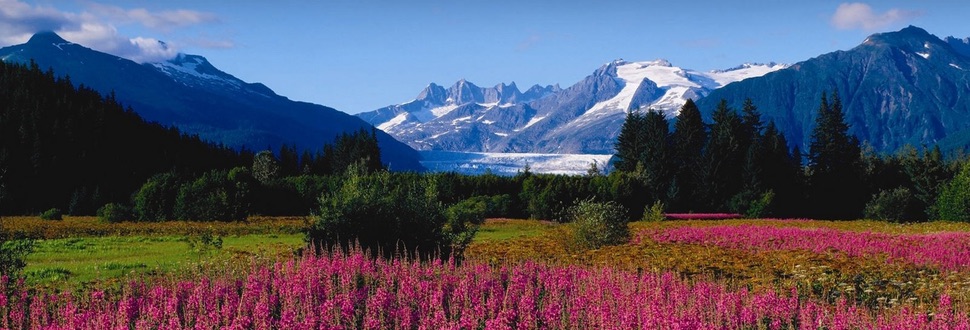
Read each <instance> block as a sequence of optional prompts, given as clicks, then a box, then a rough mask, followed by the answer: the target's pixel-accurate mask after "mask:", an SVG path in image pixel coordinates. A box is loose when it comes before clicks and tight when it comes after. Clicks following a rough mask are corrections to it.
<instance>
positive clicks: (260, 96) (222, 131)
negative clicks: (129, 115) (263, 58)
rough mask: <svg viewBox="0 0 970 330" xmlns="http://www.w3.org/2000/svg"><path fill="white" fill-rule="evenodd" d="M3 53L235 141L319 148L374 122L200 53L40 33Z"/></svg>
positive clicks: (385, 140) (393, 154)
mask: <svg viewBox="0 0 970 330" xmlns="http://www.w3.org/2000/svg"><path fill="white" fill-rule="evenodd" d="M0 60H2V61H4V62H16V63H29V62H30V61H34V62H35V63H37V65H38V66H39V67H41V68H43V69H47V68H52V69H53V70H54V72H55V73H56V74H58V75H62V76H70V79H71V81H72V82H74V83H75V84H84V85H85V86H88V87H90V88H93V89H95V90H97V91H99V92H101V93H102V94H108V93H114V95H115V97H116V99H117V100H118V101H119V102H120V103H122V104H124V105H126V106H131V107H132V108H133V109H134V110H135V111H136V112H137V113H138V114H139V115H141V116H142V117H143V118H145V119H147V120H150V121H155V122H158V123H160V124H162V125H165V126H169V125H173V126H176V127H178V128H179V129H180V130H181V131H182V132H185V133H189V134H197V135H199V136H200V137H201V138H203V139H205V140H209V141H213V142H216V143H221V144H224V145H226V146H229V147H234V148H244V147H245V148H248V149H250V150H253V149H255V150H260V149H263V148H267V147H269V148H272V149H274V150H279V147H280V145H282V144H286V145H295V146H296V147H297V148H298V149H301V150H302V149H305V150H314V151H315V150H318V149H320V148H321V147H322V146H323V144H324V143H326V142H328V141H330V140H331V139H333V138H335V137H336V136H338V135H340V134H343V133H351V132H355V131H357V130H360V129H365V130H369V129H371V127H372V126H371V125H370V124H368V123H366V122H364V121H363V120H361V119H360V118H357V117H354V116H351V115H348V114H346V113H344V112H340V111H337V110H335V109H332V108H329V107H325V106H322V105H317V104H312V103H306V102H297V101H292V100H290V99H287V98H286V97H283V96H280V95H277V94H276V93H274V92H273V91H272V90H271V89H269V88H268V87H266V86H265V85H263V84H260V83H247V82H245V81H242V80H240V79H238V78H236V77H234V76H232V75H231V74H228V73H226V72H223V71H220V70H219V69H217V68H216V67H215V66H213V65H212V64H211V63H209V61H208V60H206V59H205V58H204V57H202V56H198V55H184V54H182V55H179V56H177V57H176V58H174V59H172V60H169V61H165V62H159V63H142V64H139V63H135V62H133V61H130V60H127V59H124V58H121V57H117V56H114V55H111V54H106V53H102V52H98V51H95V50H92V49H90V48H86V47H84V46H82V45H79V44H75V43H71V42H68V41H66V40H64V39H62V38H61V37H60V36H58V35H57V34H55V33H53V32H41V33H37V34H36V35H34V36H33V37H32V38H30V40H29V41H27V43H25V44H22V45H15V46H9V47H4V48H0ZM377 138H378V142H379V144H380V146H381V152H382V156H381V157H382V160H383V161H384V162H385V163H389V164H390V166H391V168H392V169H397V170H421V169H422V167H421V165H420V163H419V162H418V160H419V158H420V155H418V153H417V152H416V151H415V150H413V149H411V148H410V147H408V146H406V145H404V144H402V143H400V142H398V141H396V140H395V139H394V138H393V137H391V136H390V135H387V134H384V133H383V132H378V136H377Z"/></svg>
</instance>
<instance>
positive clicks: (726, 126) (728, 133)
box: [703, 100, 747, 210]
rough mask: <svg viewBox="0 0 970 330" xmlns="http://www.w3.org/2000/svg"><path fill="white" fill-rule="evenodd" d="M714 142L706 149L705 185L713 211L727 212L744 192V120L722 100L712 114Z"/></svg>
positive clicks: (709, 141)
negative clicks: (736, 198)
mask: <svg viewBox="0 0 970 330" xmlns="http://www.w3.org/2000/svg"><path fill="white" fill-rule="evenodd" d="M712 118H713V121H714V122H713V123H712V124H711V130H710V138H709V139H708V140H707V145H706V146H705V148H704V176H703V177H704V182H705V183H706V184H707V189H705V191H706V193H707V198H704V201H705V202H707V203H708V207H709V208H711V209H712V210H724V209H726V208H727V206H728V200H729V199H730V198H731V197H733V196H734V195H736V194H737V193H738V192H740V190H741V183H742V182H741V177H742V168H743V162H744V154H745V152H746V151H747V150H745V149H742V141H743V140H744V135H745V132H744V128H743V124H742V120H741V116H739V115H738V113H737V112H735V111H734V110H733V109H731V108H729V107H728V105H727V101H725V100H721V102H720V103H719V104H718V106H717V108H716V109H715V110H714V113H713V114H712Z"/></svg>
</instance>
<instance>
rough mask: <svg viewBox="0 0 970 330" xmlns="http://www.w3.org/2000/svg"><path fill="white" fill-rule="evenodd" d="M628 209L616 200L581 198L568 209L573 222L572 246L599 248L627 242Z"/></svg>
mask: <svg viewBox="0 0 970 330" xmlns="http://www.w3.org/2000/svg"><path fill="white" fill-rule="evenodd" d="M626 214H627V213H626V209H624V208H623V206H620V205H619V204H617V203H614V202H605V203H600V202H594V201H592V200H580V201H579V202H577V203H576V205H573V206H572V207H570V208H569V209H568V210H567V215H568V218H569V219H570V220H571V222H572V223H573V226H574V227H573V228H574V234H573V236H574V237H573V244H572V247H574V248H580V249H598V248H600V247H603V246H606V245H616V244H621V243H623V242H626V241H627V239H629V237H630V229H629V228H628V227H627V217H626Z"/></svg>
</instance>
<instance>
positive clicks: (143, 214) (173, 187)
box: [132, 172, 182, 221]
mask: <svg viewBox="0 0 970 330" xmlns="http://www.w3.org/2000/svg"><path fill="white" fill-rule="evenodd" d="M181 184H182V180H181V179H180V178H179V176H178V175H177V174H175V173H174V172H168V173H161V174H156V175H154V176H152V177H151V178H150V179H148V181H147V182H145V184H143V185H142V186H141V188H140V189H138V191H137V192H135V196H134V197H133V198H132V200H133V202H134V203H133V204H134V205H133V209H134V213H135V217H136V218H137V219H138V220H140V221H165V220H171V219H174V216H173V213H172V210H173V209H174V208H175V200H176V198H178V193H179V187H180V186H181Z"/></svg>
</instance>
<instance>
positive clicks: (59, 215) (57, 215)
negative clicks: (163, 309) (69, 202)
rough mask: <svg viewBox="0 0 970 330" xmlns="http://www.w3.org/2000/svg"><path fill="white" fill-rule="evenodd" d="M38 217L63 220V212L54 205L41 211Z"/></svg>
mask: <svg viewBox="0 0 970 330" xmlns="http://www.w3.org/2000/svg"><path fill="white" fill-rule="evenodd" d="M40 218H41V219H44V220H63V219H64V212H61V209H59V208H56V207H55V208H52V209H50V210H47V211H44V213H41V214H40Z"/></svg>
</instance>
